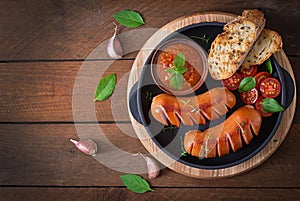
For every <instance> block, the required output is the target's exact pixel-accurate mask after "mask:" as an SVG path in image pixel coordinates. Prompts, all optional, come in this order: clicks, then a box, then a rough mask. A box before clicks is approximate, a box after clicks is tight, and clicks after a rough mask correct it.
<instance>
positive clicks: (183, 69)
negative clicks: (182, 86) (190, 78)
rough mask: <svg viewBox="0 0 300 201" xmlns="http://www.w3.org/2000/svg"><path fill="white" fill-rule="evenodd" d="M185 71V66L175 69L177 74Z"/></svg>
mask: <svg viewBox="0 0 300 201" xmlns="http://www.w3.org/2000/svg"><path fill="white" fill-rule="evenodd" d="M185 71H187V68H180V69H177V71H176V72H177V73H179V74H183V73H185Z"/></svg>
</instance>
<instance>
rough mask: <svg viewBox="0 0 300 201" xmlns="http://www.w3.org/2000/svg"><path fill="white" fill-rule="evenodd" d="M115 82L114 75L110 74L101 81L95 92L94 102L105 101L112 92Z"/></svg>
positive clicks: (115, 77)
mask: <svg viewBox="0 0 300 201" xmlns="http://www.w3.org/2000/svg"><path fill="white" fill-rule="evenodd" d="M116 82H117V76H116V74H110V75H107V76H105V77H104V78H103V79H101V81H100V82H99V84H98V86H97V88H96V91H95V100H94V101H101V100H105V99H107V98H108V97H109V96H110V95H111V94H112V92H113V91H114V89H115V86H116Z"/></svg>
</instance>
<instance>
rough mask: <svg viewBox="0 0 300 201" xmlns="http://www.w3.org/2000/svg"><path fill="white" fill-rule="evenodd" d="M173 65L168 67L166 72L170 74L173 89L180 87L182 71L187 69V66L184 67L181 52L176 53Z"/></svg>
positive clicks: (183, 58)
mask: <svg viewBox="0 0 300 201" xmlns="http://www.w3.org/2000/svg"><path fill="white" fill-rule="evenodd" d="M173 65H174V67H173V68H168V69H167V70H166V72H167V73H169V74H170V75H171V78H170V84H171V86H172V87H174V88H175V89H180V88H181V86H182V84H183V79H184V77H183V73H185V71H187V68H184V65H185V57H184V55H183V54H182V52H180V53H178V54H177V55H176V57H175V59H174V62H173Z"/></svg>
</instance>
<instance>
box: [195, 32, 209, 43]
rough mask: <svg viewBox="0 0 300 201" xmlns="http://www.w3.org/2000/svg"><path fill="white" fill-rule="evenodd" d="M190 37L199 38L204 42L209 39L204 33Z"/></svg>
mask: <svg viewBox="0 0 300 201" xmlns="http://www.w3.org/2000/svg"><path fill="white" fill-rule="evenodd" d="M191 38H196V39H199V40H201V41H203V42H204V43H208V42H209V40H210V38H207V37H206V34H204V35H203V36H202V37H201V36H191Z"/></svg>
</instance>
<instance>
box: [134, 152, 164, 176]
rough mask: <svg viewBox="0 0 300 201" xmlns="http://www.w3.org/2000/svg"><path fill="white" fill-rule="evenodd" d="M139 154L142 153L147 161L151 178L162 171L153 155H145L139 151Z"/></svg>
mask: <svg viewBox="0 0 300 201" xmlns="http://www.w3.org/2000/svg"><path fill="white" fill-rule="evenodd" d="M138 155H141V156H142V157H143V158H144V159H145V161H146V165H147V169H148V178H149V179H154V178H156V177H157V176H158V175H159V173H160V168H159V165H158V163H157V161H156V160H155V159H153V158H152V157H148V156H145V155H144V154H142V153H138Z"/></svg>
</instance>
